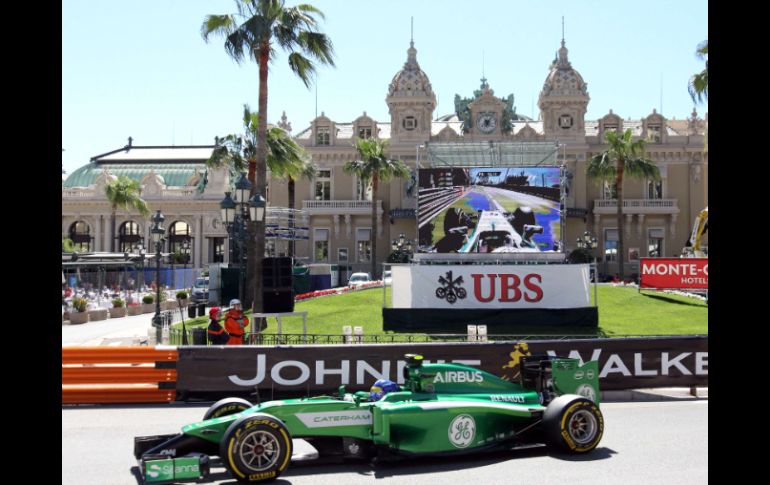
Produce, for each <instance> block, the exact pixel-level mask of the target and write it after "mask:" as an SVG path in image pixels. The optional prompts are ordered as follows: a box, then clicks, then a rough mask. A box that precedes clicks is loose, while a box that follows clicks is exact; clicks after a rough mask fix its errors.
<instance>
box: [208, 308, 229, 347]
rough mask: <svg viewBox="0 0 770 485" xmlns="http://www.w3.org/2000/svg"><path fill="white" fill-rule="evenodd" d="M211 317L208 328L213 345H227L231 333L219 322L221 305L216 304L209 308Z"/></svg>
mask: <svg viewBox="0 0 770 485" xmlns="http://www.w3.org/2000/svg"><path fill="white" fill-rule="evenodd" d="M209 318H210V319H211V321H210V322H209V328H208V335H209V342H211V345H226V344H227V341H228V340H229V339H230V335H229V334H228V333H227V332H225V329H224V328H222V325H220V324H219V307H216V306H215V307H214V308H212V309H211V310H209Z"/></svg>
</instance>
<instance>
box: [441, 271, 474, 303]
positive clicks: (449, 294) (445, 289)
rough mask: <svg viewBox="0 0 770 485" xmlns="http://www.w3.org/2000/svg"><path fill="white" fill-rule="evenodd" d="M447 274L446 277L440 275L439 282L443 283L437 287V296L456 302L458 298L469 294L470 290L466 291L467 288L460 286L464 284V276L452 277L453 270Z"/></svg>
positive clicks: (449, 301)
mask: <svg viewBox="0 0 770 485" xmlns="http://www.w3.org/2000/svg"><path fill="white" fill-rule="evenodd" d="M445 276H446V277H444V276H439V277H438V282H439V283H441V286H440V287H438V288H436V298H438V299H440V300H443V299H445V298H446V301H447V302H448V303H450V304H454V302H456V301H457V299H458V298H460V299H463V298H465V297H466V296H468V292H466V291H465V288H462V287H461V286H460V285H462V284H463V277H462V276H458V277H457V278H452V272H451V271H447V273H446V275H445Z"/></svg>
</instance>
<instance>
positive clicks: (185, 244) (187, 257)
mask: <svg viewBox="0 0 770 485" xmlns="http://www.w3.org/2000/svg"><path fill="white" fill-rule="evenodd" d="M191 251H192V250H191V248H190V240H189V239H185V240H184V241H182V254H183V255H184V271H183V272H182V274H183V277H182V287H183V288H186V287H187V263H188V262H189V261H190V253H191Z"/></svg>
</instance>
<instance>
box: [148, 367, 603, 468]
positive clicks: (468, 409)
mask: <svg viewBox="0 0 770 485" xmlns="http://www.w3.org/2000/svg"><path fill="white" fill-rule="evenodd" d="M406 361H407V365H406V367H404V372H403V373H404V375H403V382H404V383H403V385H402V386H396V387H397V388H398V390H397V391H394V392H390V393H387V394H384V395H382V393H377V394H376V396H377V397H379V396H382V397H381V398H380V399H379V400H374V401H373V400H371V399H370V394H369V393H367V392H363V391H359V392H356V393H347V392H345V387H344V386H341V387H340V389H339V393H338V395H336V396H318V397H309V398H302V399H285V400H274V401H268V402H263V403H261V404H257V405H252V404H251V403H250V402H248V401H246V400H244V399H238V398H227V399H223V400H221V401H219V402H217V403H215V404H214V405H213V406H211V407H210V408H209V409H208V411H207V412H206V413H205V415H204V416H203V420H202V421H200V422H197V423H193V424H190V425H188V426H184V427H183V428H182V432H181V433H178V434H171V435H161V436H143V437H136V438H134V455H135V457H136V459H137V460H138V461H139V470H140V472H141V474H142V477H143V478H144V481H145V483H161V482H179V481H185V480H198V479H200V478H202V477H206V476H207V475H208V473H209V470H210V466H211V462H212V460H211V459H210V458H211V457H218V458H219V460H221V464H222V465H223V466H224V467H225V468H226V469H227V470H228V471H229V472H230V474H231V475H232V477H233V478H235V479H236V480H237V481H238V482H241V483H256V482H263V481H270V480H273V479H275V478H276V477H278V476H279V475H280V474H281V473H282V472H284V471H285V470H286V468H287V467H288V466H289V463H290V462H291V460H292V450H293V446H292V438H302V439H304V440H306V441H307V442H308V443H310V444H311V445H312V446H313V447H315V448H316V450H317V451H318V456H325V455H335V454H336V455H338V456H340V457H342V458H345V459H375V460H379V459H389V458H393V457H399V456H401V457H404V456H406V457H409V456H418V455H449V456H452V455H456V454H463V453H474V452H482V451H489V450H495V449H497V450H499V449H502V448H508V449H510V448H515V447H517V446H522V445H531V444H533V443H536V444H537V443H542V444H545V445H546V446H548V447H549V448H551V449H553V450H556V451H561V452H565V453H587V452H590V451H591V450H593V449H594V448H595V447H596V445H597V444H598V443H599V440H601V438H602V433H603V431H604V419H603V417H602V413H601V411H600V410H599V399H598V398H599V389H598V374H599V372H598V363H597V362H595V361H593V362H588V363H586V364H584V365H582V366H581V365H580V363H579V361H578V360H576V359H567V358H557V357H552V356H547V355H542V356H528V357H523V358H522V359H521V361H520V364H519V369H520V373H519V378H518V381H517V382H513V381H508V380H504V379H501V378H499V377H496V376H494V375H492V374H490V373H488V372H484V371H481V370H479V369H476V368H474V367H469V366H466V365H461V364H450V363H441V364H430V363H427V362H423V358H422V356H419V355H412V354H409V355H407V356H406ZM295 458H301V457H295Z"/></svg>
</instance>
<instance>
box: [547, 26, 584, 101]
mask: <svg viewBox="0 0 770 485" xmlns="http://www.w3.org/2000/svg"><path fill="white" fill-rule="evenodd" d="M567 52H568V51H567V48H566V47H565V46H564V40H563V39H562V41H561V49H559V54H558V57H557V58H556V59H555V60H554V61H553V63H552V64H551V71H550V72H549V73H548V77H546V79H545V84H544V85H543V93H542V94H543V95H555V96H575V95H586V94H588V91H587V90H588V84H586V82H585V81H583V76H581V75H580V73H579V72H577V71H576V70H574V69H573V68H572V64H570V62H569V60H568V59H567Z"/></svg>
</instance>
